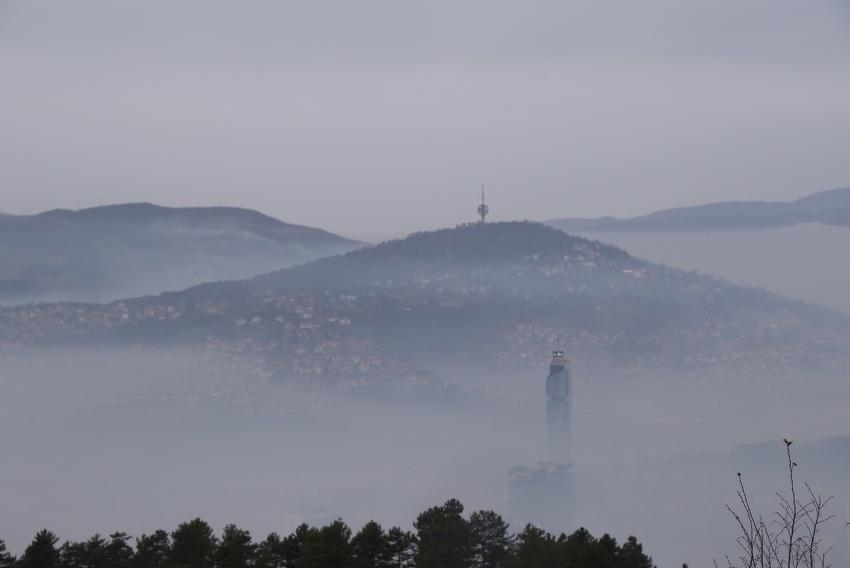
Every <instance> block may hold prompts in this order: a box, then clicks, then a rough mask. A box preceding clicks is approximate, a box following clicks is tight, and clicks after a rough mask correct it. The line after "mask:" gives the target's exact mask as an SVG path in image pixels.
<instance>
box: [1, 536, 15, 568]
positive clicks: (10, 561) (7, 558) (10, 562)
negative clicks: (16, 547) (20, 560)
mask: <svg viewBox="0 0 850 568" xmlns="http://www.w3.org/2000/svg"><path fill="white" fill-rule="evenodd" d="M14 565H15V557H14V556H12V555H11V554H9V552H8V551H7V550H6V543H5V542H3V540H2V539H0V568H12V566H14Z"/></svg>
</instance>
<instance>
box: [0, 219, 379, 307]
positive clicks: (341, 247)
mask: <svg viewBox="0 0 850 568" xmlns="http://www.w3.org/2000/svg"><path fill="white" fill-rule="evenodd" d="M361 246H364V244H363V243H360V242H357V241H354V240H351V239H346V238H344V237H340V236H338V235H334V234H333V233H330V232H328V231H325V230H323V229H318V228H313V227H307V226H304V225H295V224H290V223H285V222H283V221H280V220H278V219H275V218H273V217H270V216H268V215H265V214H263V213H260V212H258V211H255V210H251V209H244V208H234V207H184V208H175V207H164V206H160V205H155V204H152V203H128V204H117V205H106V206H100V207H92V208H87V209H80V210H69V209H53V210H50V211H45V212H42V213H37V214H34V215H8V216H0V302H5V303H11V302H27V301H50V300H72V301H74V300H76V301H92V300H102V299H106V300H109V299H113V298H120V297H128V296H133V295H141V294H146V293H156V292H160V291H163V290H168V289H182V288H185V287H187V286H190V285H192V284H197V283H201V282H204V281H208V280H218V279H231V278H244V277H248V276H252V275H254V274H259V273H262V272H268V271H270V270H273V269H275V268H281V267H285V266H292V265H295V264H300V263H303V262H308V261H311V260H315V259H317V258H321V257H322V256H327V255H332V254H337V253H340V252H346V251H348V250H352V249H354V248H359V247H361Z"/></svg>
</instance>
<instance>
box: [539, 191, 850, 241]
mask: <svg viewBox="0 0 850 568" xmlns="http://www.w3.org/2000/svg"><path fill="white" fill-rule="evenodd" d="M800 223H822V224H825V225H838V226H850V187H843V188H837V189H831V190H826V191H820V192H817V193H813V194H811V195H807V196H805V197H801V198H799V199H796V200H793V201H724V202H716V203H706V204H702V205H694V206H686V207H674V208H670V209H663V210H660V211H655V212H652V213H648V214H646V215H641V216H638V217H629V218H617V217H610V216H608V217H598V218H561V219H551V220H549V221H547V224H549V225H551V226H553V227H556V228H559V229H562V230H581V231H599V232H608V231H701V230H705V231H723V230H758V229H773V228H780V227H789V226H793V225H797V224H800Z"/></svg>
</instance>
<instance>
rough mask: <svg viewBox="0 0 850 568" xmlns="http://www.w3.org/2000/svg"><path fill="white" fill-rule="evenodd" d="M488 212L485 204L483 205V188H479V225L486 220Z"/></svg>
mask: <svg viewBox="0 0 850 568" xmlns="http://www.w3.org/2000/svg"><path fill="white" fill-rule="evenodd" d="M489 212H490V208H489V207H487V204H486V203H484V186H483V185H482V186H481V205H479V206H478V215H479V216H481V221H479V222H480V223H484V222H485V221H486V220H487V214H488V213H489Z"/></svg>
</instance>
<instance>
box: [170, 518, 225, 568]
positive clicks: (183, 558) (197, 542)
mask: <svg viewBox="0 0 850 568" xmlns="http://www.w3.org/2000/svg"><path fill="white" fill-rule="evenodd" d="M215 551H216V538H215V535H214V534H213V530H212V529H211V528H210V526H209V525H208V524H207V523H206V522H205V521H203V520H201V519H194V520H192V521H189V522H188V523H182V524H180V525H179V526H178V527H177V530H175V531H174V532H173V533H171V553H170V555H169V562H168V566H169V567H170V568H212V566H213V565H214V560H215Z"/></svg>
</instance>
